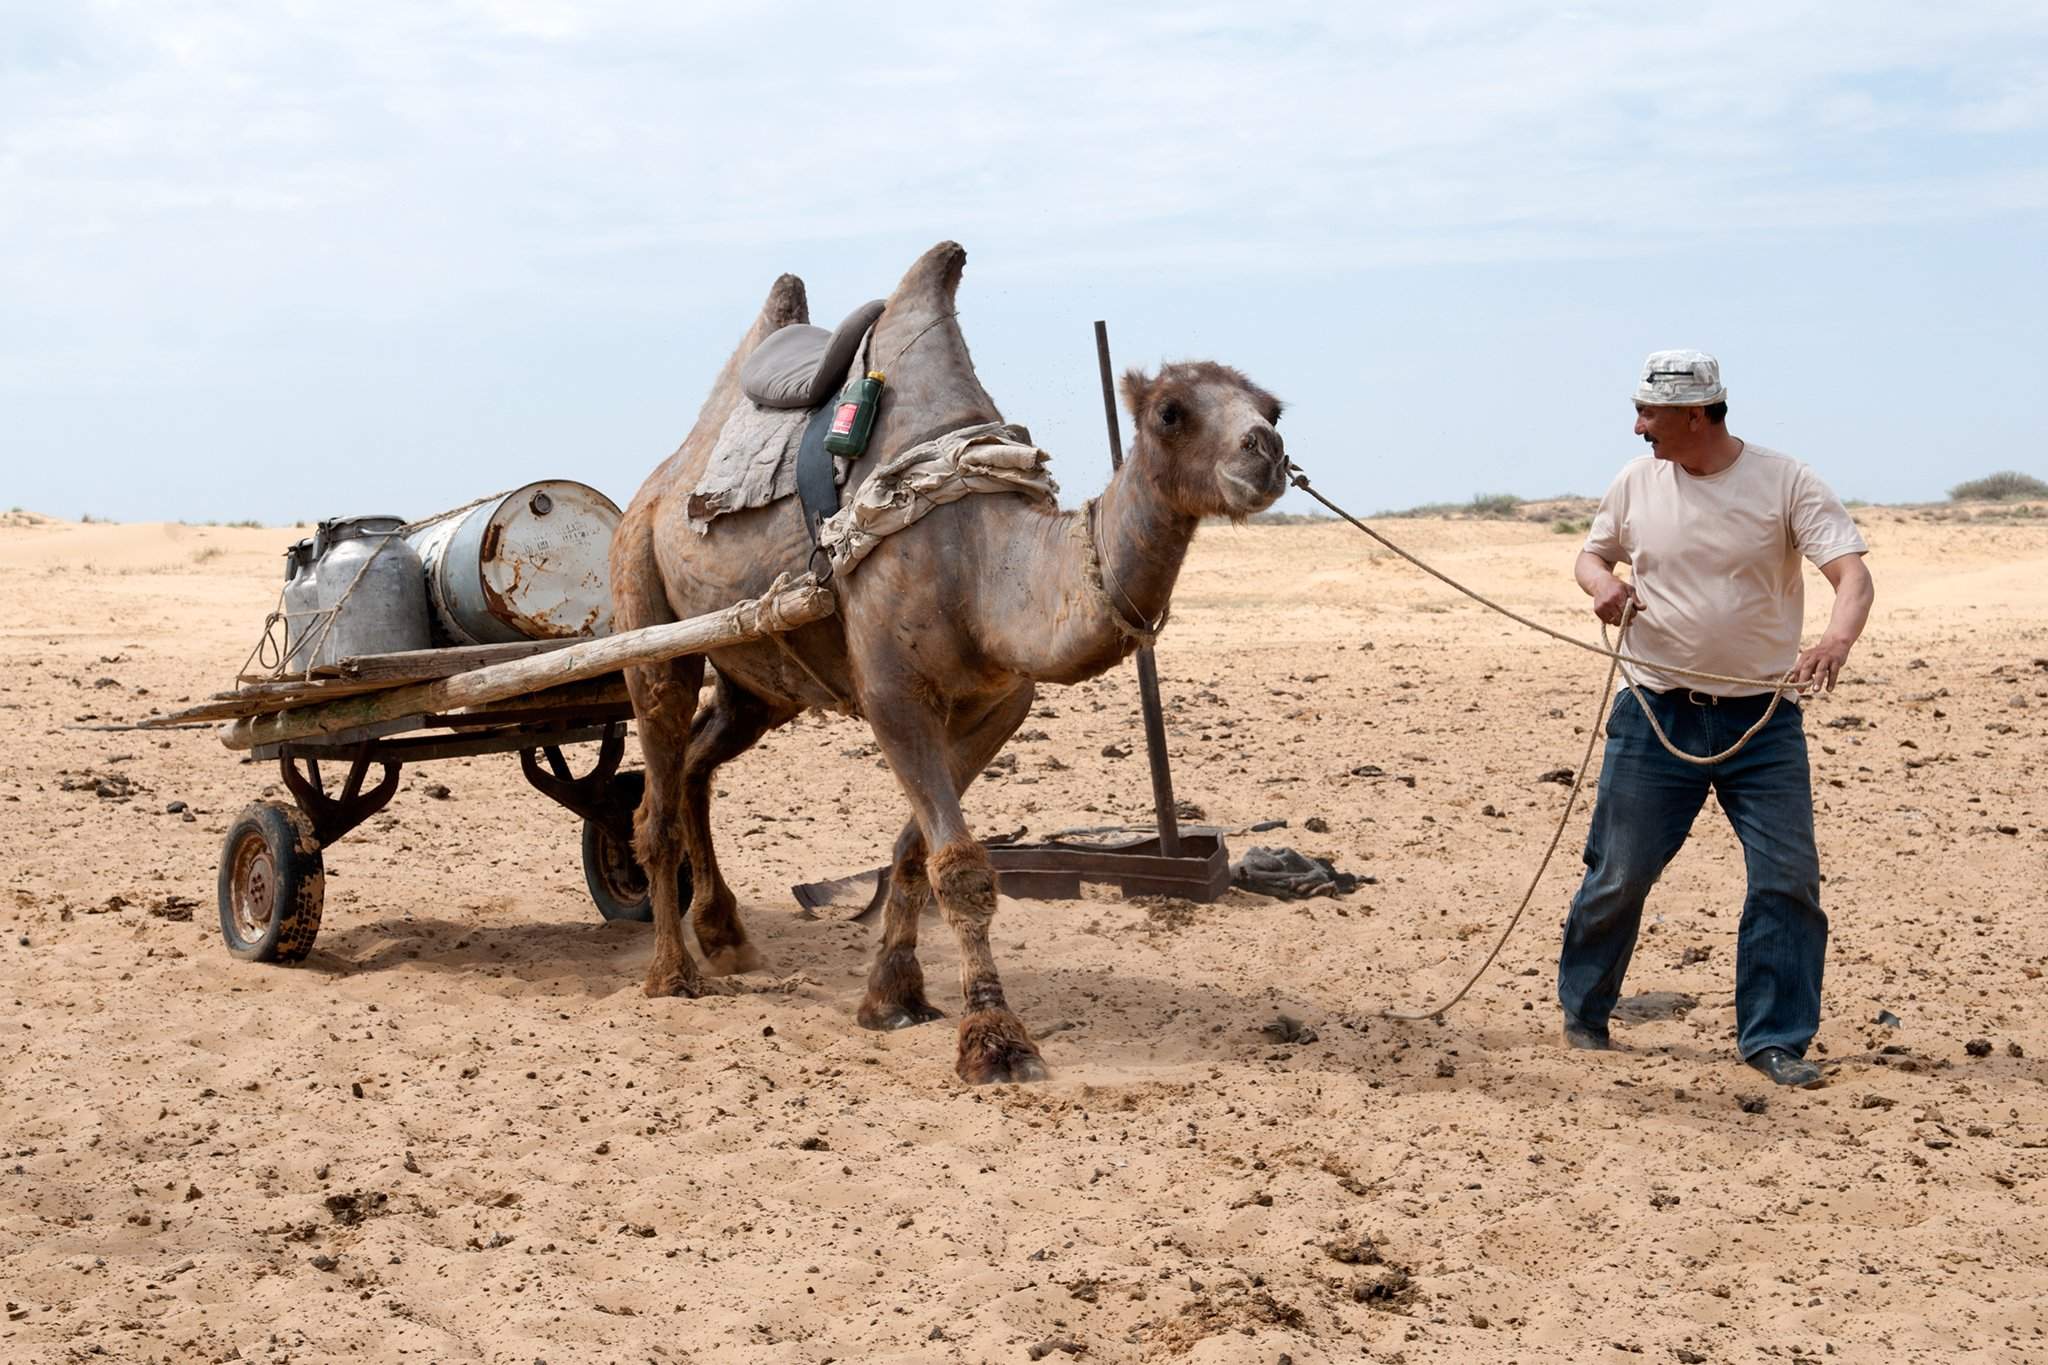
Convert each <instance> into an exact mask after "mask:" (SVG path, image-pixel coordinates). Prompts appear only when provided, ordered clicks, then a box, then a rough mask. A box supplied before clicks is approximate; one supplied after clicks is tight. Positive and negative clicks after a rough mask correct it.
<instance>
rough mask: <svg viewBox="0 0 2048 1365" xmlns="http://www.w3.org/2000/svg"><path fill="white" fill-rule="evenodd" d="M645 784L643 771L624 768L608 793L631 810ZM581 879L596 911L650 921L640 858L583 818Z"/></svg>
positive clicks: (609, 916) (650, 908)
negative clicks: (588, 888)
mask: <svg viewBox="0 0 2048 1365" xmlns="http://www.w3.org/2000/svg"><path fill="white" fill-rule="evenodd" d="M646 788H647V775H646V774H645V773H642V772H637V771H628V772H622V773H620V774H619V775H618V776H617V777H614V778H613V779H612V789H611V793H610V794H611V797H612V799H613V800H615V801H617V802H619V803H620V804H621V805H623V806H624V807H625V808H626V809H627V810H634V809H637V808H638V807H639V805H640V794H641V793H642V792H643V791H645V790H646ZM685 875H687V873H685ZM583 880H584V882H585V883H586V884H588V885H589V887H590V899H592V900H593V901H596V902H597V913H599V914H600V915H603V916H604V917H605V918H606V919H629V920H634V921H637V922H638V923H641V924H650V923H652V922H653V920H654V903H653V901H652V900H651V899H650V898H649V896H648V894H647V874H646V873H645V872H643V871H641V869H640V860H639V859H638V858H636V857H634V856H633V846H632V845H631V844H630V843H624V842H621V841H620V840H619V839H617V838H615V837H614V836H613V835H612V832H611V831H610V830H608V829H606V828H605V827H604V826H603V825H601V824H599V823H598V822H597V821H595V820H585V821H584V822H583Z"/></svg>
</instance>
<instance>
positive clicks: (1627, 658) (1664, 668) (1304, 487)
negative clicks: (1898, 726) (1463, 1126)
mask: <svg viewBox="0 0 2048 1365" xmlns="http://www.w3.org/2000/svg"><path fill="white" fill-rule="evenodd" d="M1288 473H1289V477H1290V480H1291V482H1292V483H1293V484H1294V486H1295V487H1296V488H1299V489H1300V490H1301V491H1302V492H1304V493H1306V494H1308V495H1309V496H1310V497H1312V498H1314V499H1315V500H1316V501H1317V502H1319V503H1321V504H1322V505H1323V506H1325V507H1327V508H1329V509H1330V510H1331V511H1332V512H1335V513H1336V514H1337V515H1338V516H1340V517H1342V518H1344V520H1346V521H1348V522H1350V523H1351V524H1352V525H1353V526H1356V527H1357V528H1358V529H1359V530H1361V531H1363V532H1365V533H1366V534H1367V535H1369V536H1371V537H1372V538H1373V539H1374V540H1376V541H1378V542H1379V543H1380V544H1382V545H1384V546H1386V547H1387V548H1388V549H1389V550H1392V551H1393V552H1394V553H1395V554H1397V555H1399V556H1400V557H1401V558H1403V559H1405V560H1407V561H1408V562H1409V563H1410V564H1413V565H1414V566H1415V567H1416V568H1418V569H1420V570H1422V571H1423V572H1424V573H1426V574H1428V575H1429V576H1430V577H1432V578H1434V579H1436V580H1438V581H1439V582H1441V583H1444V584H1447V585H1448V586H1450V587H1453V588H1456V589H1457V590H1458V591H1459V592H1461V593H1463V594H1465V596H1467V597H1469V598H1471V599H1472V600H1473V601H1475V602H1477V603H1479V604H1480V605H1481V606H1484V607H1488V608H1491V609H1492V610H1494V611H1497V612H1499V613H1500V614H1501V615H1502V616H1505V617H1507V618H1508V619H1509V620H1510V621H1514V622H1517V623H1518V624H1520V625H1524V626H1527V627H1528V628H1529V629H1531V630H1533V631H1537V632H1538V633H1540V634H1543V635H1548V636H1550V637H1551V638H1552V639H1553V640H1562V641H1563V642H1564V643H1566V644H1568V645H1573V646H1576V647H1577V648H1579V649H1583V650H1586V651H1588V652H1589V653H1593V654H1600V655H1604V656H1605V657H1606V659H1607V681H1606V682H1604V683H1602V684H1601V686H1600V693H1599V696H1598V698H1597V699H1596V701H1595V703H1594V711H1593V723H1592V724H1591V725H1589V726H1587V727H1586V752H1585V754H1584V755H1582V756H1581V757H1580V759H1579V771H1578V774H1577V776H1575V777H1573V779H1572V789H1571V794H1570V795H1569V796H1567V797H1566V798H1565V803H1564V811H1563V812H1562V813H1561V814H1560V815H1559V816H1558V817H1557V828H1556V829H1555V830H1554V831H1552V833H1551V836H1550V846H1549V847H1548V848H1546V849H1544V850H1543V861H1541V862H1540V863H1538V864H1537V865H1536V873H1535V875H1534V876H1532V877H1530V878H1529V889H1528V890H1526V891H1524V892H1523V893H1522V903H1521V904H1520V905H1518V906H1516V907H1515V913H1514V914H1513V915H1511V916H1510V917H1509V918H1508V922H1507V927H1506V928H1504V929H1502V930H1501V931H1500V937H1499V938H1497V939H1495V940H1494V943H1493V951H1491V952H1489V953H1488V954H1487V955H1486V960H1485V961H1484V962H1481V963H1480V964H1479V967H1478V970H1476V971H1474V972H1473V973H1472V975H1471V977H1470V978H1469V979H1468V980H1467V981H1466V982H1465V984H1464V985H1463V986H1461V987H1459V988H1458V993H1457V994H1456V995H1454V996H1452V997H1451V998H1450V999H1449V1000H1447V1001H1445V1002H1444V1003H1443V1004H1441V1005H1438V1006H1437V1007H1436V1008H1435V1009H1433V1010H1420V1011H1415V1012H1402V1011H1399V1010H1382V1011H1380V1017H1381V1018H1383V1019H1399V1020H1402V1021H1403V1022H1406V1023H1419V1022H1421V1021H1423V1020H1425V1019H1441V1018H1443V1017H1444V1015H1446V1014H1448V1013H1450V1010H1451V1007H1452V1006H1454V1005H1456V1004H1457V1003H1458V1002H1459V1001H1460V1000H1463V999H1464V998H1465V997H1466V995H1468V994H1469V993H1470V992H1471V990H1472V988H1473V987H1474V986H1476V985H1478V984H1479V978H1480V977H1482V976H1484V975H1486V969H1487V968H1489V967H1491V966H1492V965H1493V961H1494V959H1495V958H1497V957H1499V956H1500V950H1501V949H1502V948H1504V947H1506V946H1507V941H1508V936H1509V935H1510V934H1512V933H1514V932H1515V926H1516V925H1517V924H1520V923H1521V922H1522V914H1523V912H1524V911H1526V910H1528V908H1529V902H1530V901H1531V900H1533V899H1535V896H1536V888H1537V886H1538V885H1540V884H1541V883H1542V881H1543V874H1544V873H1545V872H1546V871H1548V870H1549V869H1550V859H1551V857H1552V856H1553V855H1554V854H1556V852H1557V845H1558V842H1559V841H1560V840H1562V839H1563V838H1564V830H1565V825H1566V824H1567V823H1569V822H1570V820H1571V818H1572V810H1573V808H1574V807H1576V806H1577V805H1578V800H1579V791H1580V790H1581V789H1582V788H1583V787H1584V786H1585V785H1586V770H1587V769H1588V768H1589V767H1591V766H1592V763H1593V748H1594V746H1595V745H1596V744H1598V743H1599V742H1600V731H1601V729H1602V728H1603V726H1604V724H1605V721H1606V718H1607V705H1608V698H1609V697H1611V696H1613V695H1614V675H1615V672H1616V671H1617V670H1618V669H1620V667H1621V666H1622V665H1623V664H1624V663H1631V664H1639V665H1641V666H1643V667H1645V668H1655V669H1657V670H1659V671H1660V672H1664V673H1673V674H1677V675H1679V676H1681V677H1687V678H1697V679H1700V680H1702V681H1705V682H1720V683H1734V684H1737V685H1739V686H1743V687H1754V688H1759V689H1768V690H1769V691H1770V693H1771V704H1770V705H1769V706H1768V707H1766V708H1765V709H1764V714H1763V717H1762V718H1761V719H1759V720H1758V721H1757V723H1756V724H1754V725H1752V726H1750V727H1749V729H1748V730H1746V731H1744V732H1743V734H1742V737H1741V738H1740V739H1737V740H1736V741H1735V742H1734V743H1733V744H1731V745H1729V746H1728V747H1727V748H1726V749H1724V750H1722V751H1721V752H1720V753H1718V754H1711V755H1705V756H1702V755H1699V754H1689V753H1686V752H1685V751H1684V750H1683V749H1680V748H1678V747H1677V746H1676V745H1674V744H1673V743H1672V742H1671V740H1670V737H1669V736H1667V735H1666V734H1665V733H1664V727H1663V726H1661V725H1659V724H1658V723H1657V713H1656V712H1654V711H1652V710H1651V709H1650V705H1649V703H1648V702H1646V701H1644V700H1643V694H1642V691H1641V689H1640V688H1638V687H1637V685H1636V681H1635V679H1634V678H1632V677H1629V676H1628V675H1627V674H1623V675H1622V680H1623V681H1624V682H1625V683H1626V684H1627V685H1628V690H1629V694H1630V695H1631V696H1633V697H1634V698H1635V700H1636V705H1638V706H1640V707H1642V708H1643V715H1644V716H1646V717H1647V718H1648V719H1649V722H1650V729H1651V730H1652V731H1653V732H1654V733H1655V734H1656V736H1657V742H1658V743H1660V744H1662V745H1663V746H1664V748H1665V751H1666V752H1668V753H1669V754H1670V755H1671V756H1672V757H1673V758H1679V759H1683V760H1685V761H1686V762H1687V763H1693V764H1698V765H1700V766H1702V767H1707V766H1711V765H1713V764H1716V763H1725V762H1726V761H1727V760H1729V759H1731V758H1733V757H1735V755H1736V754H1738V753H1740V752H1741V751H1742V746H1743V745H1745V744H1747V743H1749V741H1750V740H1751V739H1753V738H1754V737H1755V736H1756V734H1757V732H1758V731H1759V730H1762V729H1763V728H1764V726H1766V725H1768V724H1770V721H1771V717H1772V716H1773V715H1775V714H1776V713H1777V710H1778V703H1779V702H1781V701H1783V700H1784V698H1785V694H1786V692H1788V691H1797V690H1798V689H1796V688H1794V687H1793V686H1792V673H1793V670H1792V669H1789V668H1788V669H1786V670H1785V674H1784V676H1783V677H1781V678H1779V679H1777V681H1775V682H1773V681H1771V680H1769V679H1765V678H1733V677H1729V676H1727V675H1726V674H1721V673H1707V672H1703V671H1701V670H1699V669H1694V668H1676V667H1673V666H1672V665H1670V664H1652V663H1650V662H1648V661H1647V660H1644V659H1638V658H1635V657H1633V656H1631V655H1629V654H1626V653H1623V652H1622V651H1623V649H1624V647H1625V646H1626V645H1627V644H1628V628H1629V625H1630V624H1631V623H1632V622H1633V621H1634V620H1635V614H1636V608H1635V603H1634V602H1633V601H1631V602H1629V603H1627V604H1626V605H1624V606H1623V607H1622V612H1621V626H1620V630H1619V632H1618V633H1617V634H1616V636H1615V639H1614V642H1613V644H1612V645H1611V646H1610V645H1609V644H1608V640H1607V625H1606V623H1605V622H1604V621H1603V622H1602V623H1601V625H1600V643H1599V644H1598V645H1595V644H1592V643H1590V642H1588V641H1585V640H1581V639H1579V638H1578V637H1577V636H1573V635H1567V634H1565V633H1564V632H1563V631H1561V630H1553V629H1552V628H1551V627H1549V626H1546V625H1544V624H1542V623H1541V622H1539V621H1532V620H1530V619H1529V618H1528V617H1526V616H1523V615H1521V614H1520V613H1519V612H1514V611H1510V610H1508V608H1506V607H1504V606H1502V605H1501V604H1500V603H1498V602H1496V601H1494V600H1493V599H1492V598H1490V597H1487V596H1485V595H1483V594H1481V593H1478V592H1475V591H1473V590H1472V589H1471V588H1468V587H1466V586H1465V585H1464V584H1463V583H1460V582H1459V581H1458V580H1457V579H1455V578H1452V577H1451V576H1450V575H1449V574H1446V573H1442V572H1440V571H1439V570H1437V569H1435V568H1433V567H1431V566H1430V565H1428V564H1425V563H1424V562H1423V561H1421V560H1420V559H1417V558H1416V557H1415V556H1414V555H1412V554H1409V553H1408V552H1407V551H1406V550H1404V549H1402V548H1401V547H1400V546H1398V545H1396V544H1395V543H1394V542H1393V541H1391V540H1388V539H1387V538H1386V537H1385V536H1383V535H1381V534H1380V533H1379V532H1378V531H1375V530H1373V529H1372V527H1370V526H1367V525H1366V524H1365V523H1364V522H1362V521H1360V520H1359V519H1358V518H1357V517H1354V516H1352V515H1351V514H1350V513H1349V512H1347V511H1345V510H1344V509H1343V508H1341V507H1339V506H1338V505H1337V504H1336V503H1334V502H1331V501H1330V500H1329V499H1328V498H1326V497H1324V496H1323V495H1322V494H1321V493H1319V492H1317V491H1316V490H1315V489H1314V488H1313V487H1311V486H1310V485H1309V481H1308V475H1306V474H1304V473H1302V472H1301V470H1300V469H1299V468H1298V467H1296V466H1294V465H1289V466H1288Z"/></svg>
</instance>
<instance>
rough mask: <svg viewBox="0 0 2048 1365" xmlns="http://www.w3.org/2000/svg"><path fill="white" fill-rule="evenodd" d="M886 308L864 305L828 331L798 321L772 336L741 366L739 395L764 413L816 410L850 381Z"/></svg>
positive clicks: (877, 302)
mask: <svg viewBox="0 0 2048 1365" xmlns="http://www.w3.org/2000/svg"><path fill="white" fill-rule="evenodd" d="M886 306H887V305H886V303H885V301H884V300H882V299H875V300H873V301H872V302H869V303H864V304H862V305H861V306H860V307H858V308H856V309H854V310H853V312H851V313H850V314H848V315H847V318H846V321H844V322H842V323H840V324H839V325H838V326H837V327H835V328H833V329H832V330H831V331H829V332H828V331H826V330H825V329H824V328H823V327H813V326H811V325H810V324H809V323H805V322H799V323H796V324H794V325H792V326H789V327H784V328H782V329H780V330H779V331H775V332H771V333H769V335H768V338H767V339H766V340H765V341H763V342H762V343H761V344H760V345H759V346H756V347H755V348H754V351H753V354H751V355H749V356H748V357H747V358H746V359H745V360H744V361H742V362H741V364H740V391H741V392H742V393H744V394H746V396H747V397H749V398H751V399H753V400H754V401H755V402H756V403H758V404H760V405H761V406H762V407H764V408H815V407H817V406H818V405H819V404H820V403H823V402H824V401H825V400H827V399H828V398H830V397H831V396H832V391H833V390H834V389H835V388H837V387H838V385H839V383H840V381H841V380H843V379H844V378H845V377H846V368H847V366H849V365H851V364H852V363H853V353H854V352H855V351H856V350H858V349H859V348H860V343H861V338H863V337H865V336H866V335H867V333H868V328H870V327H872V326H874V325H875V319H876V318H879V317H880V316H882V309H883V308H884V307H886Z"/></svg>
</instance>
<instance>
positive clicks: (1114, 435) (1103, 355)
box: [1095, 321, 1180, 858]
mask: <svg viewBox="0 0 2048 1365" xmlns="http://www.w3.org/2000/svg"><path fill="white" fill-rule="evenodd" d="M1095 361H1096V364H1097V366H1098V367H1100V369H1101V370H1102V416H1103V419H1104V420H1105V421H1107V422H1108V423H1109V464H1110V468H1111V469H1119V470H1120V469H1122V468H1123V467H1124V437H1123V431H1122V428H1121V427H1120V425H1119V424H1118V422H1117V416H1116V385H1115V384H1114V383H1113V382H1112V381H1111V379H1110V369H1109V327H1108V325H1107V324H1106V323H1103V322H1101V321H1097V322H1096V324H1095ZM1102 553H1104V554H1108V553H1109V547H1108V546H1104V547H1102ZM1137 663H1138V700H1139V703H1140V705H1141V707H1142V708H1143V710H1144V714H1145V757H1146V759H1147V760H1148V761H1149V762H1150V763H1151V765H1152V805H1153V808H1154V810H1156V811H1157V812H1158V819H1159V851H1160V852H1161V853H1163V854H1165V855H1166V856H1167V857H1169V858H1178V857H1179V856H1180V821H1179V819H1178V818H1177V817H1176V815H1175V812H1174V807H1173V773H1172V771H1171V770H1170V769H1169V768H1168V767H1167V760H1166V718H1165V717H1164V716H1163V715H1161V714H1160V710H1159V665H1158V663H1157V662H1156V661H1155V660H1154V659H1153V657H1152V646H1151V645H1149V644H1145V645H1139V646H1138V658H1137Z"/></svg>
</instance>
